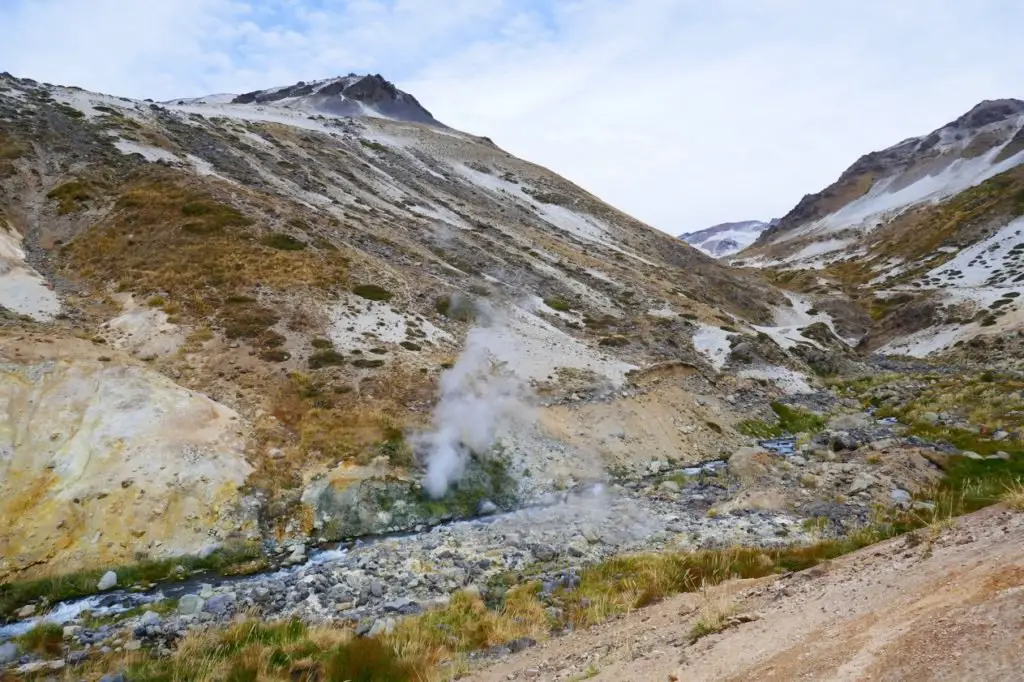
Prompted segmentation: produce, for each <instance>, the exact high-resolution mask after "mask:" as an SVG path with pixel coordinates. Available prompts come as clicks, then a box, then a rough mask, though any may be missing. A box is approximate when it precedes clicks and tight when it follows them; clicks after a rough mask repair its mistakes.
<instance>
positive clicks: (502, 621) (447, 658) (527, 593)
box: [74, 585, 549, 682]
mask: <svg viewBox="0 0 1024 682" xmlns="http://www.w3.org/2000/svg"><path fill="white" fill-rule="evenodd" d="M536 591H537V586H536V585H526V586H523V587H519V588H516V589H514V590H512V591H510V592H509V594H508V596H507V598H506V600H505V606H504V607H503V608H501V609H499V610H496V611H494V610H489V609H488V608H487V607H486V606H485V605H484V603H483V601H482V600H481V599H480V597H479V595H477V594H475V593H470V592H459V593H456V594H454V595H452V599H451V601H450V603H449V604H448V605H447V606H445V607H443V608H440V609H437V610H433V611H428V612H426V613H424V614H421V615H419V616H414V617H410V618H406V619H404V620H402V621H401V622H399V624H398V626H397V627H396V628H395V630H394V632H392V633H391V634H387V635H382V636H379V637H375V638H357V637H354V636H353V635H352V632H351V631H350V630H348V629H346V628H340V627H330V626H319V627H309V626H305V625H303V624H301V623H299V622H296V621H279V622H261V621H260V620H257V619H256V618H249V619H246V620H243V621H240V622H236V623H234V624H233V625H230V626H228V627H227V628H225V629H220V630H217V629H212V630H205V631H194V632H192V633H190V634H189V635H188V636H187V637H185V639H184V640H182V642H181V643H180V644H179V646H178V648H177V649H176V650H175V652H174V653H173V654H172V655H171V656H170V657H167V658H154V657H151V656H150V655H149V654H147V653H146V652H135V653H115V654H111V655H109V656H107V657H104V658H101V659H98V660H94V661H93V662H91V663H90V664H88V665H87V666H86V667H85V668H84V669H77V670H76V671H75V676H76V677H75V678H74V679H79V678H81V677H83V676H84V677H86V678H87V679H94V678H98V677H99V676H100V675H102V674H103V673H104V672H108V671H126V672H127V674H128V678H129V679H131V680H136V681H139V682H151V681H152V682H155V681H156V680H182V681H184V680H189V681H190V682H191V681H195V682H228V681H232V682H235V681H241V680H260V681H266V682H277V681H281V682H284V681H286V680H287V681H289V682H290V681H292V680H325V681H331V682H334V681H337V682H341V681H342V680H364V681H366V682H373V681H374V680H379V681H381V682H384V681H387V682H401V681H403V680H416V681H417V682H435V681H437V682H440V680H447V679H450V678H451V675H452V673H453V672H456V671H458V670H460V669H461V666H460V664H459V662H460V661H461V660H462V659H463V658H464V657H465V656H466V655H467V654H468V653H470V652H472V651H478V650H480V649H483V648H486V647H489V646H494V645H498V644H503V643H506V642H509V641H512V640H515V639H518V638H521V637H533V638H542V637H544V636H546V635H547V632H548V627H549V625H548V620H547V616H546V614H545V613H544V610H543V607H542V606H541V604H540V602H539V601H538V600H537V597H536Z"/></svg>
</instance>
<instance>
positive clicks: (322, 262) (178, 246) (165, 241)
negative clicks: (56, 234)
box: [65, 170, 348, 317]
mask: <svg viewBox="0 0 1024 682" xmlns="http://www.w3.org/2000/svg"><path fill="white" fill-rule="evenodd" d="M253 224H254V221H253V220H252V219H251V218H249V217H248V216H246V215H245V214H243V213H242V212H241V211H239V210H238V209H236V208H235V207H233V206H231V205H230V204H228V203H225V202H223V201H220V200H218V199H217V198H215V197H214V196H213V195H212V194H210V192H209V191H208V190H207V189H205V188H200V187H199V186H198V185H197V184H196V183H195V181H194V180H192V179H189V178H187V177H185V176H183V175H180V174H178V173H175V172H174V171H169V170H156V171H147V172H146V173H144V174H142V175H140V176H138V177H136V178H134V179H133V180H131V181H129V182H128V183H126V185H124V186H123V187H122V188H121V189H120V191H119V195H118V197H117V200H116V203H115V204H114V207H113V209H112V210H111V212H110V213H109V215H107V217H106V218H104V219H103V220H101V221H100V222H99V223H98V224H97V225H96V226H94V227H93V228H91V229H90V230H88V231H87V232H85V233H83V234H82V235H80V236H79V237H78V238H76V239H75V240H74V241H73V242H72V243H71V244H70V245H69V246H68V247H67V249H66V252H65V253H66V255H67V257H68V261H67V262H68V264H69V266H71V268H72V270H73V271H74V272H76V273H78V274H81V275H83V276H85V277H86V278H87V279H91V280H93V281H98V282H100V283H104V284H105V283H109V282H117V283H118V286H119V288H120V289H122V290H126V291H135V292H138V293H143V294H149V293H156V292H161V293H163V294H165V295H166V298H168V299H170V300H173V301H174V302H175V303H178V304H180V305H181V306H182V308H183V309H184V310H185V311H186V312H188V313H190V314H192V315H195V316H200V317H202V316H207V315H209V314H210V313H211V312H213V311H214V310H216V309H218V308H220V307H221V306H223V305H225V301H227V300H228V299H230V298H231V297H233V296H234V297H237V296H244V295H246V294H249V293H250V292H251V291H252V290H253V288H254V286H255V285H256V284H257V283H259V284H261V285H263V286H267V287H270V288H276V289H288V290H291V291H293V290H295V288H296V287H300V288H301V287H309V288H318V289H332V288H335V287H343V286H344V285H345V282H346V280H347V273H348V261H347V259H346V258H345V257H344V256H343V255H342V254H341V253H340V252H338V251H319V250H315V249H305V250H302V251H282V250H279V249H274V248H271V247H268V246H264V245H262V244H261V243H260V241H259V236H258V235H257V234H255V233H253V231H252V230H250V229H249V228H250V226H252V225H253Z"/></svg>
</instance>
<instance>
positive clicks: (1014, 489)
mask: <svg viewBox="0 0 1024 682" xmlns="http://www.w3.org/2000/svg"><path fill="white" fill-rule="evenodd" d="M1003 488H1004V490H1003V494H1002V495H1000V496H999V500H1000V501H1001V502H1003V503H1004V504H1006V506H1008V507H1009V508H1010V509H1014V510H1016V511H1024V478H1015V479H1013V480H1012V481H1010V482H1008V483H1005V484H1003Z"/></svg>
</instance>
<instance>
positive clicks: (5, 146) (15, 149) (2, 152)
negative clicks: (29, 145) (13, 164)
mask: <svg viewBox="0 0 1024 682" xmlns="http://www.w3.org/2000/svg"><path fill="white" fill-rule="evenodd" d="M24 155H25V148H24V147H22V146H21V145H19V144H17V143H15V142H10V141H8V140H5V139H3V138H0V161H14V160H15V159H20V158H21V157H22V156H24Z"/></svg>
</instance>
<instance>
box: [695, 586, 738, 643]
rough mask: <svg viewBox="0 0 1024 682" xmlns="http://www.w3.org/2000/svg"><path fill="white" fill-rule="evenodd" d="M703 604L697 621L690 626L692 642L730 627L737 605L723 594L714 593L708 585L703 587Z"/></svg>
mask: <svg viewBox="0 0 1024 682" xmlns="http://www.w3.org/2000/svg"><path fill="white" fill-rule="evenodd" d="M701 596H702V600H701V606H700V609H699V611H698V615H697V621H696V622H695V623H694V624H693V626H692V627H691V628H690V644H693V643H694V642H696V641H697V640H699V639H700V638H701V637H707V636H708V635H713V634H715V633H717V632H721V631H722V630H725V629H726V628H727V627H729V623H730V618H731V617H732V615H733V614H734V613H736V606H735V605H734V604H733V603H732V602H730V601H729V600H728V599H727V598H726V597H724V596H722V595H718V594H716V595H712V594H710V593H709V591H708V588H707V586H702V588H701Z"/></svg>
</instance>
